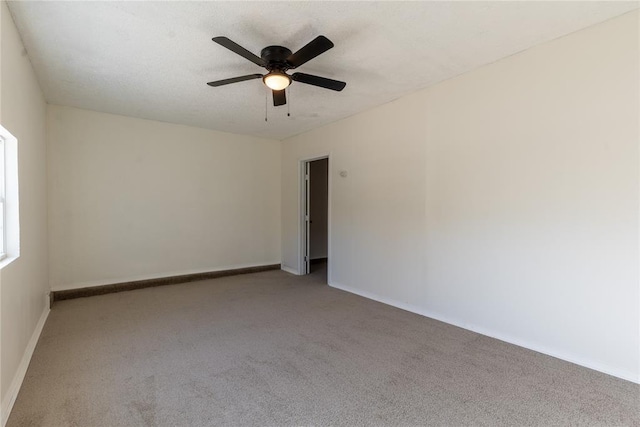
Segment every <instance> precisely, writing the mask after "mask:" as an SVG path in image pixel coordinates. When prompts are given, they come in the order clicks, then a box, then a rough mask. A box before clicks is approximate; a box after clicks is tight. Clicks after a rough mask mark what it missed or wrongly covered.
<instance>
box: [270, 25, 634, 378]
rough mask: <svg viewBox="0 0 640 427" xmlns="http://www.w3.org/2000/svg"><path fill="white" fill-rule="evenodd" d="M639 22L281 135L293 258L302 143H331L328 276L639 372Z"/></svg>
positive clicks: (614, 369) (523, 341)
mask: <svg viewBox="0 0 640 427" xmlns="http://www.w3.org/2000/svg"><path fill="white" fill-rule="evenodd" d="M637 35H638V13H637V12H632V13H629V14H627V15H624V16H622V17H618V18H616V19H613V20H610V21H608V22H605V23H602V24H599V25H597V26H594V27H591V28H588V29H585V30H582V31H580V32H577V33H574V34H571V35H569V36H567V37H563V38H561V39H558V40H555V41H552V42H550V43H546V44H544V45H540V46H538V47H535V48H532V49H529V50H527V51H525V52H522V53H520V54H518V55H514V56H512V57H509V58H506V59H504V60H501V61H499V62H496V63H493V64H490V65H488V66H485V67H483V68H481V69H478V70H475V71H473V72H470V73H467V74H464V75H462V76H459V77H457V78H454V79H451V80H448V81H445V82H443V83H440V84H437V85H435V86H433V87H431V88H428V89H425V90H423V91H421V92H419V93H416V94H413V95H410V96H408V97H405V98H402V99H399V100H397V101H395V102H393V103H390V104H387V105H384V106H382V107H379V108H377V109H374V110H372V111H369V112H366V113H363V114H360V115H357V116H354V117H351V118H348V119H346V120H343V121H340V122H337V123H334V124H332V125H329V126H326V127H324V128H322V129H318V130H315V131H311V132H308V133H305V134H302V135H299V136H296V137H293V138H290V139H288V140H286V141H285V142H284V145H283V151H282V153H283V155H282V227H283V239H282V245H283V247H282V254H283V265H284V267H286V268H290V269H294V270H297V269H298V265H299V250H298V221H297V218H298V214H299V213H298V209H299V204H298V197H299V189H298V179H299V177H298V174H299V160H300V159H301V158H305V157H310V156H313V155H316V154H322V153H325V152H330V154H331V158H330V174H331V180H330V182H331V183H332V184H331V185H332V187H331V212H330V220H331V230H330V234H331V239H330V241H331V248H330V253H331V255H330V256H331V259H330V264H331V275H330V277H329V283H330V284H332V285H333V286H336V287H341V288H344V289H347V290H350V291H352V292H356V293H359V294H361V295H365V296H368V297H371V298H374V299H378V300H381V301H384V302H388V303H391V304H394V305H397V306H400V307H403V308H407V309H409V310H413V311H416V312H419V313H422V314H425V315H428V316H431V317H435V318H438V319H442V320H444V321H447V322H450V323H453V324H456V325H459V326H462V327H465V328H469V329H472V330H476V331H479V332H481V333H484V334H487V335H491V336H495V337H498V338H501V339H504V340H506V341H510V342H513V343H516V344H519V345H523V346H526V347H529V348H532V349H535V350H538V351H542V352H544V353H547V354H552V355H555V356H558V357H561V358H563V359H566V360H570V361H573V362H576V363H579V364H582V365H584V366H589V367H592V368H594V369H598V370H601V371H604V372H607V373H610V374H613V375H617V376H620V377H622V378H626V379H629V380H632V381H636V382H638V381H640V369H639V367H640V354H639V349H640V338H639V337H640V330H639V325H640V307H639V305H640V293H639V285H638V281H639V277H638V267H639V266H638V259H639V249H638V233H639V226H638V221H639V218H640V212H639V207H638V206H639V195H638V193H639V179H638V178H639V173H640V169H639V166H638V163H639V153H638V146H639V139H640V136H639V126H638V125H639V119H638V117H640V108H639V105H638V104H639V101H638V93H639V86H638V75H639V72H640V70H639V66H638V63H639V59H640V58H639V48H638V37H637ZM341 170H345V171H347V172H348V176H347V177H346V178H342V177H340V176H339V171H341Z"/></svg>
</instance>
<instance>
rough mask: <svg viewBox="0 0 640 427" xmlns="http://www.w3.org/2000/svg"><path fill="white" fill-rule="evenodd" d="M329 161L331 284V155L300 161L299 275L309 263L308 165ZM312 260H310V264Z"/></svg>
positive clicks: (328, 281) (328, 227)
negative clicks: (307, 216) (314, 162)
mask: <svg viewBox="0 0 640 427" xmlns="http://www.w3.org/2000/svg"><path fill="white" fill-rule="evenodd" d="M322 159H327V161H328V162H329V164H328V170H327V283H328V284H329V283H331V187H332V186H331V168H332V166H331V153H330V152H328V153H319V154H316V155H314V156H309V157H303V158H300V159H298V190H299V191H298V274H300V275H305V274H308V272H307V268H306V266H307V263H306V261H305V259H304V258H305V254H306V253H307V244H308V242H307V230H306V227H307V224H306V219H305V212H306V203H307V186H306V176H305V170H306V165H307V164H309V163H310V162H313V161H315V160H322ZM310 261H311V260H309V262H310Z"/></svg>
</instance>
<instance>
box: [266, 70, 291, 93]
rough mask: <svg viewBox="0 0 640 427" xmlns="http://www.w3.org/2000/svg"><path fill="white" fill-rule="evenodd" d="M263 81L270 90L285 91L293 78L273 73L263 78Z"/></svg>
mask: <svg viewBox="0 0 640 427" xmlns="http://www.w3.org/2000/svg"><path fill="white" fill-rule="evenodd" d="M262 81H263V82H264V84H265V85H267V87H268V88H269V89H272V90H283V89H286V88H287V87H288V86H289V85H290V84H291V77H289V76H288V75H286V74H285V73H279V72H277V71H272V72H270V73H269V74H267V75H266V76H264V77H263V78H262Z"/></svg>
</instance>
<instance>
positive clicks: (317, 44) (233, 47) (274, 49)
mask: <svg viewBox="0 0 640 427" xmlns="http://www.w3.org/2000/svg"><path fill="white" fill-rule="evenodd" d="M212 40H213V41H214V42H216V43H218V44H219V45H220V46H223V47H226V48H227V49H229V50H230V51H232V52H235V53H237V54H238V55H240V56H242V57H243V58H246V59H248V60H249V61H251V62H253V63H254V64H256V65H259V66H261V67H264V68H266V69H267V71H268V73H267V74H265V75H262V74H249V75H246V76H239V77H233V78H230V79H224V80H217V81H214V82H209V83H207V84H208V85H209V86H213V87H217V86H223V85H228V84H231V83H238V82H243V81H245V80H253V79H258V78H262V81H263V82H264V84H265V85H266V86H267V87H268V88H269V89H271V91H272V92H273V105H274V106H276V107H277V106H279V105H284V104H286V103H287V98H286V95H285V92H284V90H285V89H286V88H287V87H288V86H289V85H290V84H291V81H296V82H300V83H306V84H309V85H313V86H318V87H322V88H325V89H331V90H335V91H341V90H342V89H344V87H345V86H346V85H347V84H346V83H345V82H341V81H338V80H332V79H327V78H325V77H319V76H314V75H311V74H305V73H293V74H291V75H289V74H287V71H288V70H291V69H295V68H298V67H299V66H301V65H302V64H304V63H306V62H307V61H310V60H312V59H313V58H315V57H316V56H318V55H320V54H322V53H324V52H326V51H327V50H329V49H331V48H332V47H333V43H332V42H331V40H329V39H328V38H326V37H325V36H318V37H316V38H315V39H313V40H311V41H310V42H309V43H307V44H306V45H305V46H303V47H302V48H301V49H300V50H298V51H297V52H295V53H291V50H289V49H287V48H286V47H283V46H267V47H265V48H264V49H262V51H261V52H260V56H257V55H254V54H253V53H251V52H249V51H248V50H247V49H245V48H243V47H242V46H240V45H239V44H237V43H235V42H233V41H231V40H230V39H228V38H227V37H222V36H220V37H214V38H213V39H212Z"/></svg>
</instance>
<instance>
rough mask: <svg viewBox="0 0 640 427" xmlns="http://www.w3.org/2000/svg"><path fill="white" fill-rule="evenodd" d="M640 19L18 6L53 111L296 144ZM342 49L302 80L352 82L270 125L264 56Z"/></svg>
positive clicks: (465, 10)
mask: <svg viewBox="0 0 640 427" xmlns="http://www.w3.org/2000/svg"><path fill="white" fill-rule="evenodd" d="M637 7H638V3H637V2H606V1H605V2H592V1H589V2H536V1H528V2H481V1H473V2H328V1H327V2H325V1H323V2H310V1H305V2H178V1H174V2H62V1H50V2H33V1H27V2H9V8H10V10H11V13H12V15H13V17H14V20H15V21H16V24H17V27H18V30H19V31H20V34H21V35H22V38H23V41H24V44H25V46H26V48H27V51H28V53H29V57H30V58H31V61H32V63H33V65H34V68H35V70H36V74H37V76H38V79H39V81H40V84H41V86H42V89H43V91H44V94H45V97H46V99H47V101H48V102H50V103H53V104H60V105H69V106H74V107H80V108H86V109H90V110H96V111H102V112H107V113H114V114H122V115H126V116H133V117H140V118H146V119H153V120H160V121H166V122H172V123H180V124H185V125H190V126H197V127H204V128H211V129H216V130H221V131H226V132H233V133H240V134H250V135H257V136H263V137H269V138H277V139H282V138H285V137H288V136H292V135H295V134H298V133H301V132H304V131H307V130H310V129H313V128H316V127H319V126H322V125H324V124H327V123H330V122H333V121H336V120H339V119H341V118H344V117H347V116H350V115H353V114H356V113H358V112H361V111H364V110H367V109H369V108H371V107H374V106H377V105H380V104H383V103H386V102H389V101H391V100H393V99H396V98H398V97H400V96H402V95H405V94H407V93H410V92H413V91H415V90H418V89H421V88H424V87H426V86H429V85H432V84H434V83H436V82H439V81H442V80H445V79H447V78H450V77H453V76H456V75H459V74H461V73H464V72H466V71H469V70H472V69H474V68H477V67H479V66H481V65H484V64H487V63H490V62H493V61H495V60H497V59H500V58H503V57H505V56H508V55H511V54H514V53H516V52H519V51H522V50H524V49H527V48H529V47H531V46H534V45H537V44H540V43H542V42H545V41H548V40H552V39H554V38H557V37H560V36H562V35H565V34H568V33H570V32H573V31H576V30H579V29H581V28H584V27H587V26H590V25H593V24H596V23H598V22H601V21H604V20H606V19H609V18H611V17H614V16H617V15H620V14H623V13H625V12H627V11H629V10H632V9H635V8H637ZM320 34H322V35H325V36H327V37H328V38H329V39H331V40H332V41H333V42H334V43H335V47H334V48H333V49H331V50H329V51H328V52H326V53H324V54H322V55H320V56H319V57H317V58H316V59H314V60H312V61H310V62H308V63H306V64H304V65H303V66H301V67H300V68H298V69H297V70H296V71H300V72H304V73H309V74H317V75H320V76H324V77H329V78H333V79H337V80H343V81H346V82H347V87H346V88H345V89H344V90H343V91H342V92H334V91H330V90H325V89H321V88H317V87H314V86H308V85H304V84H301V83H295V82H294V83H293V84H292V86H291V87H290V90H289V94H288V95H289V96H288V101H289V103H290V108H291V117H287V106H283V107H273V104H272V101H271V97H270V94H269V99H268V116H269V121H268V122H265V121H264V115H265V95H266V94H267V90H266V88H265V87H264V85H263V84H262V82H261V81H260V80H252V81H246V82H241V83H236V84H233V85H229V86H224V87H218V88H212V87H209V86H207V85H206V83H207V82H209V81H212V80H218V79H223V78H228V77H235V76H239V75H244V74H253V73H260V72H263V71H264V69H262V68H260V67H258V66H256V65H254V64H253V63H251V62H249V61H248V60H246V59H244V58H242V57H240V56H238V55H236V54H234V53H233V52H231V51H229V50H227V49H225V48H223V47H221V46H219V45H217V44H215V43H214V42H212V41H211V38H212V37H214V36H220V35H223V36H227V37H229V38H230V39H232V40H234V41H235V42H236V43H238V44H240V45H242V46H243V47H245V48H247V49H248V50H250V51H252V52H254V53H255V54H257V55H259V54H260V50H261V49H262V48H263V47H265V46H268V45H274V44H275V45H282V46H286V47H288V48H290V49H291V50H292V51H295V50H297V49H299V48H300V47H302V46H303V45H305V44H306V43H307V42H309V41H310V40H311V39H313V38H314V37H316V36H317V35H320Z"/></svg>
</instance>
